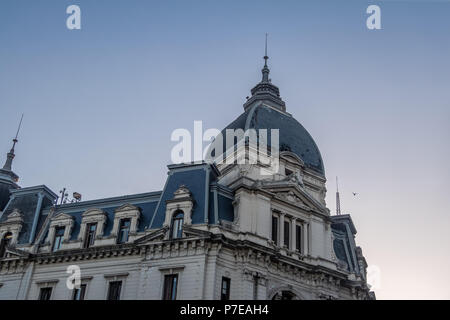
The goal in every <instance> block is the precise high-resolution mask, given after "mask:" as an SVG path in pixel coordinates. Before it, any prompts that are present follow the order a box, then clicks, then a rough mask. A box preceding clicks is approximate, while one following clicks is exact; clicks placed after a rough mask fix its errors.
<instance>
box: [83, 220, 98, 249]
mask: <svg viewBox="0 0 450 320" xmlns="http://www.w3.org/2000/svg"><path fill="white" fill-rule="evenodd" d="M96 230H97V224H96V223H88V225H87V226H86V237H85V239H84V247H85V248H89V247H91V246H93V245H94V242H95V232H96Z"/></svg>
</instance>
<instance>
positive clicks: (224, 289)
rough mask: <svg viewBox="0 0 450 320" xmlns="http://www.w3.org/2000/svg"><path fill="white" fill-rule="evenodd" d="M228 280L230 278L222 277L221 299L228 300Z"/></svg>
mask: <svg viewBox="0 0 450 320" xmlns="http://www.w3.org/2000/svg"><path fill="white" fill-rule="evenodd" d="M230 282H231V280H230V279H229V278H226V277H222V291H221V295H220V299H221V300H230Z"/></svg>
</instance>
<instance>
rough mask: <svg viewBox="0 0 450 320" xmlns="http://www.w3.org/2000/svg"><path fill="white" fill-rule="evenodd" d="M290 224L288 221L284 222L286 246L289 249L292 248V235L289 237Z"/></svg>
mask: <svg viewBox="0 0 450 320" xmlns="http://www.w3.org/2000/svg"><path fill="white" fill-rule="evenodd" d="M289 229H290V224H289V222H288V221H285V222H284V245H285V246H286V247H287V248H288V249H289V248H290V247H291V246H290V238H291V237H290V235H289Z"/></svg>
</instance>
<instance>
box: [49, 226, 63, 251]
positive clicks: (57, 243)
mask: <svg viewBox="0 0 450 320" xmlns="http://www.w3.org/2000/svg"><path fill="white" fill-rule="evenodd" d="M64 230H65V227H57V228H56V229H55V240H54V241H53V250H52V251H53V252H55V251H57V250H59V249H61V245H62V241H63V240H64Z"/></svg>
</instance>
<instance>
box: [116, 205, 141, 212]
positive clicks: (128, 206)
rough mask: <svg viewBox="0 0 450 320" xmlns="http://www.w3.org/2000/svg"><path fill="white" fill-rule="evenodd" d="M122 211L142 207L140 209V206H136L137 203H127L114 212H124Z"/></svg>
mask: <svg viewBox="0 0 450 320" xmlns="http://www.w3.org/2000/svg"><path fill="white" fill-rule="evenodd" d="M122 211H140V209H139V207H136V206H135V205H132V204H130V203H126V204H124V205H121V206H120V207H118V208H117V209H115V210H114V212H122Z"/></svg>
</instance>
